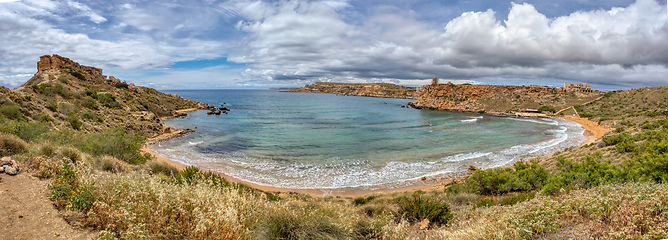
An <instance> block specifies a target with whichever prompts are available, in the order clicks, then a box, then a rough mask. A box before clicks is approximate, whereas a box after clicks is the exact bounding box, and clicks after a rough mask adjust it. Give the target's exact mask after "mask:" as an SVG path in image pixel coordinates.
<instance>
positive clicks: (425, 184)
mask: <svg viewBox="0 0 668 240" xmlns="http://www.w3.org/2000/svg"><path fill="white" fill-rule="evenodd" d="M195 110H198V109H196V108H194V109H183V110H179V112H187V111H195ZM559 118H561V119H565V120H568V121H572V122H576V123H578V124H580V125H581V126H582V128H583V129H585V133H584V135H585V137H586V140H585V141H584V142H583V143H582V144H581V145H585V144H589V143H592V142H594V141H596V140H597V139H599V138H600V137H602V136H603V135H604V134H605V133H607V132H609V131H610V129H608V128H605V127H603V126H599V125H598V124H597V123H595V122H592V121H590V120H589V119H586V118H580V117H575V116H561V117H559ZM180 131H182V130H175V131H173V132H171V133H166V134H163V135H160V136H158V137H155V138H151V139H149V140H148V141H147V142H148V143H147V144H146V145H144V146H143V147H142V151H143V152H146V153H149V154H151V155H153V156H154V157H155V158H156V161H157V162H160V163H165V164H168V165H170V166H173V167H175V168H177V169H179V170H183V169H185V168H186V167H187V166H186V165H184V164H182V163H179V162H176V161H173V160H170V159H168V158H165V157H162V156H160V155H159V154H158V153H156V152H155V151H153V150H151V149H150V148H149V147H148V144H149V143H155V142H159V141H164V140H167V139H171V138H174V137H178V136H175V135H179V134H181V135H183V133H181V132H180ZM209 171H210V170H209ZM212 172H215V173H217V174H219V175H220V176H222V177H223V178H225V179H226V180H227V181H229V182H234V183H241V184H244V185H247V186H251V187H253V188H257V189H260V190H262V191H266V192H297V193H302V194H309V195H313V196H328V195H332V196H340V197H360V196H366V195H370V194H380V193H382V194H391V193H398V192H412V191H417V190H422V191H429V190H433V189H438V188H441V187H443V186H444V185H445V184H448V183H450V182H451V181H452V178H443V179H430V178H428V179H426V180H424V181H418V182H415V183H414V184H412V185H410V186H406V187H400V188H378V189H374V190H367V189H288V188H278V187H271V186H265V185H260V184H254V183H251V182H247V181H243V180H241V179H238V178H235V177H232V176H229V175H227V174H225V173H223V172H218V171H212Z"/></svg>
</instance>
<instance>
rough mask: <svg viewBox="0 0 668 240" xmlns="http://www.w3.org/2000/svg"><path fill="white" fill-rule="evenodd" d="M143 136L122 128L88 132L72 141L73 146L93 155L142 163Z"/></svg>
mask: <svg viewBox="0 0 668 240" xmlns="http://www.w3.org/2000/svg"><path fill="white" fill-rule="evenodd" d="M143 140H144V138H142V137H139V136H135V135H130V134H126V133H125V131H123V129H116V130H107V131H104V132H101V133H89V134H86V135H84V136H82V137H79V138H77V139H76V141H74V146H75V147H77V148H79V149H81V151H83V152H87V153H89V154H91V155H94V156H101V155H109V156H113V157H115V158H118V159H119V160H122V161H125V162H128V163H143V162H141V161H145V160H146V159H145V156H143V154H141V153H140V151H139V150H140V149H141V145H142V142H143Z"/></svg>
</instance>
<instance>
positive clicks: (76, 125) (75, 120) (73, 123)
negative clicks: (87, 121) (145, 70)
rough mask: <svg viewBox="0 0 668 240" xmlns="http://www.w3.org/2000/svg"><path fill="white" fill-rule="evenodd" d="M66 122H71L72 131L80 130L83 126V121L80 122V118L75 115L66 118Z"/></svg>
mask: <svg viewBox="0 0 668 240" xmlns="http://www.w3.org/2000/svg"><path fill="white" fill-rule="evenodd" d="M65 121H67V122H69V123H70V126H72V129H74V130H80V129H81V125H83V123H82V122H81V120H79V118H78V117H77V115H75V114H70V115H69V116H67V117H66V118H65Z"/></svg>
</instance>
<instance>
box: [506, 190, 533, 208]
mask: <svg viewBox="0 0 668 240" xmlns="http://www.w3.org/2000/svg"><path fill="white" fill-rule="evenodd" d="M535 197H536V194H534V193H531V192H528V193H519V194H514V195H510V196H507V197H505V198H503V199H501V201H499V205H503V206H512V205H515V204H517V203H520V202H524V201H528V200H531V199H534V198H535Z"/></svg>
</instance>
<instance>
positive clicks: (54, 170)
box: [35, 158, 60, 179]
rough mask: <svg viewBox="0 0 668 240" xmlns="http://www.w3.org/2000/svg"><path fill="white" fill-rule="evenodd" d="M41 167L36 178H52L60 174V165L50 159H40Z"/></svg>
mask: <svg viewBox="0 0 668 240" xmlns="http://www.w3.org/2000/svg"><path fill="white" fill-rule="evenodd" d="M38 164H39V166H38V167H37V172H36V173H35V176H36V177H38V178H42V179H43V178H52V177H54V176H56V175H57V174H58V173H60V165H59V164H58V163H55V162H53V161H51V160H50V159H48V158H46V159H45V158H40V161H39V163H38Z"/></svg>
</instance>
